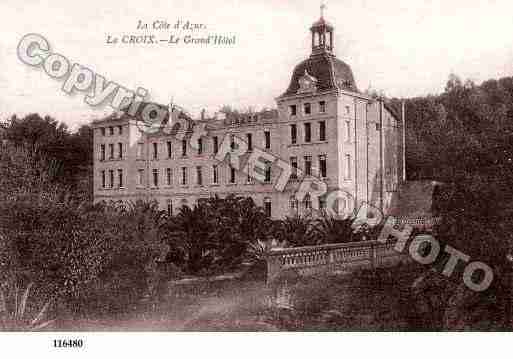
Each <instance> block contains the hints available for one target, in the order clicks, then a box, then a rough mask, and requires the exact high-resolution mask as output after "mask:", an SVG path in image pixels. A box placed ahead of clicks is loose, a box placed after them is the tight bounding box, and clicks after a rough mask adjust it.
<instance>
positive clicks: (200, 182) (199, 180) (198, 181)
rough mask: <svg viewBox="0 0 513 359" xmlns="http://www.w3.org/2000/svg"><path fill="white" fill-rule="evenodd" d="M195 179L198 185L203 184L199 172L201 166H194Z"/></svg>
mask: <svg viewBox="0 0 513 359" xmlns="http://www.w3.org/2000/svg"><path fill="white" fill-rule="evenodd" d="M196 180H197V183H198V186H203V175H202V173H201V166H198V167H196Z"/></svg>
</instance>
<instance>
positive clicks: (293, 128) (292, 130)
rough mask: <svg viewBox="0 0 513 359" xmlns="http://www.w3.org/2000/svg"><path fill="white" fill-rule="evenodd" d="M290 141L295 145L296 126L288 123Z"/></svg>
mask: <svg viewBox="0 0 513 359" xmlns="http://www.w3.org/2000/svg"><path fill="white" fill-rule="evenodd" d="M290 143H292V144H293V145H295V144H296V143H297V126H296V125H290Z"/></svg>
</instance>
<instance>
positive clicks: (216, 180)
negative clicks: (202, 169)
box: [212, 165, 219, 184]
mask: <svg viewBox="0 0 513 359" xmlns="http://www.w3.org/2000/svg"><path fill="white" fill-rule="evenodd" d="M212 170H213V171H212V174H213V179H212V182H213V183H214V184H218V183H219V176H218V172H217V165H213V166H212Z"/></svg>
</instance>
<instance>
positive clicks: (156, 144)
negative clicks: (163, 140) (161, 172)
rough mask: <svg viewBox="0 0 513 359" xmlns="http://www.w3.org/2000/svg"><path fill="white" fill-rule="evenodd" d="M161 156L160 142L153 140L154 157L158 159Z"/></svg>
mask: <svg viewBox="0 0 513 359" xmlns="http://www.w3.org/2000/svg"><path fill="white" fill-rule="evenodd" d="M158 158H159V144H158V143H157V142H153V159H154V160H157V159H158Z"/></svg>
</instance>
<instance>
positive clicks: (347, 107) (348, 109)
mask: <svg viewBox="0 0 513 359" xmlns="http://www.w3.org/2000/svg"><path fill="white" fill-rule="evenodd" d="M346 113H347V114H348V115H349V114H351V107H349V106H346Z"/></svg>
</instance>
